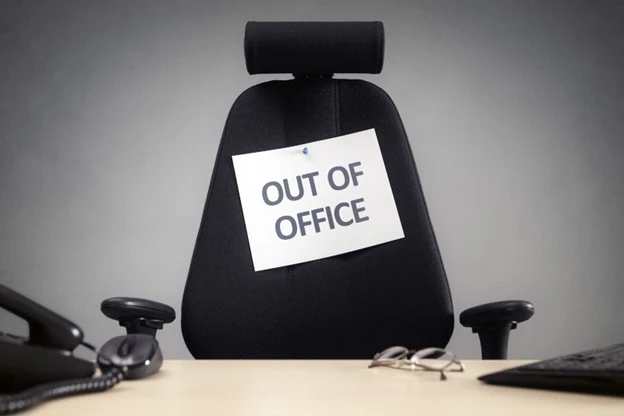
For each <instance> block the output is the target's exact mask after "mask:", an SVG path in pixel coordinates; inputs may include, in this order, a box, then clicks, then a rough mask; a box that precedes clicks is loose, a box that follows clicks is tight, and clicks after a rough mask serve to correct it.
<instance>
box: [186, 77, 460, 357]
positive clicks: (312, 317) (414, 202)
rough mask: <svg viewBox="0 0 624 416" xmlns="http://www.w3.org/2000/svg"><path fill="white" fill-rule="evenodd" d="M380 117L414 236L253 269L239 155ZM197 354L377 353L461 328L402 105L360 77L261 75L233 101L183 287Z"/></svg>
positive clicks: (189, 339) (441, 339)
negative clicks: (281, 77) (237, 163)
mask: <svg viewBox="0 0 624 416" xmlns="http://www.w3.org/2000/svg"><path fill="white" fill-rule="evenodd" d="M369 128H374V129H375V131H376V134H377V137H378V139H379V145H380V148H381V151H382V155H383V159H384V162H385V165H386V168H387V171H388V177H389V180H390V184H391V187H392V190H393V193H394V197H395V200H396V204H397V209H398V212H399V216H400V220H401V223H402V225H403V230H404V233H405V238H403V239H400V240H396V241H392V242H389V243H385V244H380V245H377V246H374V247H369V248H365V249H362V250H357V251H354V252H350V253H346V254H342V255H338V256H334V257H330V258H325V259H320V260H315V261H310V262H306V263H302V264H296V265H292V266H287V267H280V268H276V269H271V270H265V271H260V272H255V271H254V268H253V264H252V260H251V253H250V249H249V244H248V240H247V234H246V229H245V223H244V218H243V213H242V208H241V204H240V200H239V196H238V189H237V184H236V177H235V174H234V168H233V164H232V156H233V155H237V154H243V153H249V152H257V151H263V150H269V149H277V148H281V147H285V146H292V145H298V144H303V143H307V142H310V141H315V140H321V139H326V138H330V137H335V136H338V135H344V134H349V133H354V132H357V131H361V130H366V129H369ZM181 319H182V331H183V336H184V340H185V342H186V345H187V347H188V349H189V351H190V352H191V354H192V355H193V356H194V357H195V358H215V359H216V358H219V359H225V358H249V359H253V358H275V359H277V358H293V359H294V358H299V359H312V358H328V359H334V358H335V359H338V358H342V359H349V358H353V359H355V358H371V357H372V356H373V354H374V353H376V352H378V351H381V350H382V349H384V348H386V347H389V346H391V345H397V344H398V345H405V346H408V347H410V348H422V347H431V346H437V347H445V346H446V344H447V343H448V341H449V339H450V336H451V334H452V332H453V327H454V316H453V306H452V301H451V295H450V290H449V287H448V282H447V278H446V274H445V271H444V266H443V263H442V259H441V256H440V252H439V250H438V245H437V242H436V238H435V234H434V230H433V227H432V224H431V221H430V218H429V215H428V212H427V207H426V203H425V199H424V196H423V192H422V188H421V184H420V180H419V177H418V172H417V168H416V165H415V162H414V157H413V154H412V151H411V149H410V145H409V141H408V138H407V135H406V133H405V130H404V128H403V124H402V122H401V118H400V116H399V113H398V111H397V109H396V107H395V105H394V103H393V102H392V100H391V99H390V97H389V96H388V95H387V94H386V93H385V92H384V91H383V90H382V89H381V88H379V87H378V86H376V85H374V84H371V83H369V82H366V81H362V80H353V79H334V78H330V79H292V80H275V81H269V82H265V83H261V84H258V85H255V86H253V87H251V88H250V89H248V90H246V91H245V92H243V93H242V94H241V95H240V96H239V97H238V99H237V100H236V101H235V103H234V104H233V106H232V108H231V110H230V113H229V115H228V118H227V121H226V124H225V129H224V131H223V135H222V138H221V143H220V146H219V149H218V154H217V157H216V161H215V165H214V170H213V173H212V177H211V181H210V186H209V190H208V195H207V199H206V203H205V206H204V211H203V216H202V219H201V225H200V229H199V232H198V235H197V240H196V245H195V250H194V253H193V257H192V261H191V267H190V270H189V275H188V278H187V282H186V287H185V290H184V295H183V301H182V310H181Z"/></svg>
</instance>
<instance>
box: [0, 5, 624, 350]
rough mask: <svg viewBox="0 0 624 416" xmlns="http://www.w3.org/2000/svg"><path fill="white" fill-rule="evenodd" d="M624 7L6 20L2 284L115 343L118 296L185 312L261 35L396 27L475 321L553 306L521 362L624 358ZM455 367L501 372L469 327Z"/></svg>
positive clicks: (162, 8) (0, 100) (414, 136)
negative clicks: (248, 53)
mask: <svg viewBox="0 0 624 416" xmlns="http://www.w3.org/2000/svg"><path fill="white" fill-rule="evenodd" d="M622 4H623V3H622V2H617V1H615V0H614V1H589V0H588V1H585V2H577V1H498V0H491V1H470V2H463V1H434V0H431V1H422V0H421V1H413V0H400V1H399V0H397V1H381V0H378V1H372V0H368V1H361V2H355V1H331V2H328V1H312V0H306V1H291V0H265V1H251V0H247V1H220V2H216V1H195V2H193V1H178V2H172V1H166V0H159V1H106V2H95V1H74V2H69V1H54V2H46V1H38V2H22V1H14V0H11V1H6V0H5V1H2V2H1V3H0V59H1V62H0V281H1V282H2V283H5V284H8V285H10V286H12V287H13V288H15V289H16V290H19V291H22V292H24V293H26V294H28V295H29V296H31V297H33V298H35V299H36V300H38V301H40V302H42V303H44V304H46V305H47V306H49V307H50V308H53V309H55V310H57V311H58V312H60V313H61V314H63V315H66V316H68V317H70V318H72V319H73V320H75V321H76V322H78V323H79V324H80V325H81V326H82V327H83V328H84V329H85V331H86V333H87V337H88V340H89V341H91V342H92V343H95V344H98V345H101V343H103V342H104V341H106V340H107V339H109V338H110V337H112V336H114V335H117V334H119V333H121V328H119V327H118V326H117V325H116V323H115V322H113V321H111V320H109V319H107V318H105V317H104V316H103V315H102V314H101V313H100V311H99V304H100V302H101V300H102V299H104V298H106V297H109V296H117V295H130V296H142V297H148V298H153V299H157V300H160V301H163V302H167V303H170V304H172V305H173V306H175V307H176V309H178V310H179V307H180V302H181V296H182V291H183V287H184V283H185V280H186V274H187V272H188V266H189V262H190V257H191V254H192V251H193V246H194V242H195V236H196V233H197V229H198V226H199V221H200V216H201V212H202V208H203V203H204V198H205V195H206V191H207V188H208V184H209V180H210V175H211V173H212V167H213V162H214V159H215V156H216V150H217V145H218V142H219V138H220V135H221V131H222V128H223V124H224V121H225V119H226V116H227V113H228V110H229V108H230V106H231V104H232V102H233V101H234V99H235V98H236V97H237V96H238V94H240V93H241V92H242V91H243V90H244V89H246V88H247V87H249V86H251V85H253V84H255V83H258V82H261V81H264V80H266V79H269V78H273V77H269V76H254V77H252V76H249V75H248V74H247V73H246V72H245V63H244V60H243V47H242V44H243V43H242V42H243V29H244V24H245V22H246V21H247V20H343V19H344V20H369V19H378V20H382V21H384V23H385V27H386V35H387V43H386V60H385V67H384V71H383V73H382V74H381V75H379V76H363V77H361V78H364V79H367V80H371V81H373V82H375V83H377V84H378V85H380V86H381V87H382V88H384V89H385V90H386V91H387V92H388V93H389V94H390V95H391V96H392V97H393V99H394V101H395V102H396V104H397V106H398V108H399V110H400V112H401V114H402V117H403V121H404V123H405V127H406V129H407V132H408V135H409V137H410V140H411V144H412V146H413V149H414V153H415V158H416V161H417V164H418V166H419V169H420V173H421V176H422V181H423V186H424V189H425V192H426V197H427V200H428V204H429V207H430V209H431V214H432V218H433V222H434V226H435V228H436V231H437V235H438V238H439V242H440V245H441V249H442V251H443V258H444V261H445V264H446V268H447V271H448V275H449V280H450V284H451V288H452V291H453V300H454V305H455V308H456V311H457V313H459V311H461V310H463V309H464V308H466V307H469V306H472V305H475V304H478V303H481V302H487V301H493V300H498V299H505V298H526V299H529V300H531V301H533V302H534V303H535V306H536V315H535V317H534V318H533V319H532V320H531V321H529V322H528V323H526V324H524V325H521V326H520V327H519V328H518V330H517V331H515V332H514V333H513V337H512V343H511V346H510V356H511V357H513V358H527V357H528V358H539V357H546V356H550V355H554V354H559V353H566V352H572V351H575V350H580V349H584V348H589V347H593V346H596V345H602V344H608V343H612V342H617V341H623V340H624V323H623V321H622V319H621V316H620V315H621V313H618V312H621V309H619V308H618V301H620V300H621V299H622V294H623V293H624V283H623V282H624V280H623V279H624V277H623V269H624V221H622V219H621V218H620V217H621V214H622V213H623V212H624V192H623V190H622V182H623V181H624V165H623V164H622V162H621V161H622V157H623V156H624V140H623V137H624V121H623V119H624V117H623V116H624V113H623V108H624V68H623V64H624V25H622V21H623V18H624V8H623V7H622ZM280 78H284V77H280ZM179 324H180V322H179V320H176V322H175V323H174V324H172V325H171V326H169V327H167V329H166V330H165V331H164V332H162V334H161V335H160V340H161V343H162V344H163V348H164V351H165V353H166V355H167V356H168V357H169V358H187V357H190V355H189V354H188V352H187V350H186V347H185V345H184V342H183V340H182V336H181V332H180V325H179ZM0 328H3V329H10V330H13V331H17V332H25V331H26V326H25V325H24V323H23V322H22V321H19V320H17V319H15V318H13V317H11V316H10V315H9V314H8V313H6V312H5V311H0ZM449 348H451V349H452V350H455V351H456V352H457V353H458V354H460V355H461V356H463V357H467V358H475V357H478V356H479V347H478V340H477V337H475V336H474V335H472V334H471V333H470V331H469V330H467V329H465V328H463V327H461V326H460V325H459V323H458V324H457V327H456V330H455V333H454V335H453V338H452V341H451V343H450V345H449Z"/></svg>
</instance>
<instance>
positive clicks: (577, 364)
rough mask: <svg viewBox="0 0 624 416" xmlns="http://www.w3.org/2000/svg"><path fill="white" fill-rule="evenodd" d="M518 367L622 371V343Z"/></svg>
mask: <svg viewBox="0 0 624 416" xmlns="http://www.w3.org/2000/svg"><path fill="white" fill-rule="evenodd" d="M519 369H521V370H524V371H533V370H538V371H539V370H544V371H573V372H577V371H624V344H616V345H611V346H609V347H606V348H597V349H593V350H587V351H583V352H580V353H576V354H570V355H565V356H562V357H556V358H552V359H548V360H544V361H538V362H536V363H533V364H529V365H526V366H523V367H520V368H519Z"/></svg>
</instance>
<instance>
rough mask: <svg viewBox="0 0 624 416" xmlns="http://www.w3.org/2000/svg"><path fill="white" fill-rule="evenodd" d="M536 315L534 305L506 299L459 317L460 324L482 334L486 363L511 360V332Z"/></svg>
mask: <svg viewBox="0 0 624 416" xmlns="http://www.w3.org/2000/svg"><path fill="white" fill-rule="evenodd" d="M534 313H535V310H534V308H533V304H532V303H531V302H527V301H525V300H505V301H500V302H492V303H485V304H483V305H479V306H475V307H472V308H469V309H466V310H465V311H463V312H462V313H461V314H460V315H459V322H460V323H461V324H462V325H463V326H465V327H468V328H472V332H473V333H476V334H479V339H480V341H481V356H482V358H483V359H484V360H504V359H506V358H507V346H508V344H509V332H510V331H511V330H512V329H516V326H517V324H519V323H520V322H524V321H526V320H528V319H529V318H531V317H532V316H533V314H534Z"/></svg>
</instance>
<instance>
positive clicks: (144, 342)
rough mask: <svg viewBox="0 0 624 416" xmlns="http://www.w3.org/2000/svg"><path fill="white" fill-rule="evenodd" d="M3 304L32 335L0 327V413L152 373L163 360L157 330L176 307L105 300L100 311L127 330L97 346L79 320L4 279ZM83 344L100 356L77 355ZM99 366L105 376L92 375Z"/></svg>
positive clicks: (170, 318) (0, 296)
mask: <svg viewBox="0 0 624 416" xmlns="http://www.w3.org/2000/svg"><path fill="white" fill-rule="evenodd" d="M0 307H1V308H4V309H6V310H7V311H8V312H10V313H13V314H15V315H17V316H19V317H20V318H22V319H24V320H26V322H27V323H28V328H29V336H28V337H20V336H16V335H11V334H5V333H3V332H1V331H0V415H3V414H9V413H15V412H18V411H21V410H25V409H27V408H29V407H32V406H34V405H35V404H37V403H40V402H41V401H43V400H46V399H51V398H55V397H62V396H67V395H73V394H81V393H89V392H95V391H103V390H107V389H109V388H111V387H113V386H114V385H115V384H117V383H119V382H120V381H121V380H122V379H135V378H143V377H147V376H149V375H151V374H154V373H155V372H157V371H158V370H159V369H160V366H161V364H162V353H161V351H160V348H159V345H158V342H157V341H156V338H155V335H156V329H160V328H162V324H163V323H169V322H171V321H173V320H174V319H175V311H174V310H173V308H171V307H170V306H168V305H164V304H161V303H158V302H154V301H150V300H145V299H138V298H111V299H107V300H105V301H104V302H102V306H101V309H102V311H103V312H104V313H105V315H107V316H109V317H113V316H114V319H117V320H119V322H120V325H122V326H125V327H126V329H127V335H122V336H118V337H115V338H113V339H111V340H109V341H108V342H107V343H105V344H104V345H103V346H102V348H101V349H100V350H99V351H96V349H95V348H94V347H92V346H91V345H90V344H88V343H86V342H84V340H83V338H84V333H83V331H82V330H81V329H80V328H79V327H78V326H77V325H76V324H74V323H73V322H71V321H69V320H67V319H66V318H64V317H62V316H60V315H59V314H57V313H55V312H53V311H51V310H49V309H47V308H46V307H44V306H42V305H40V304H38V303H36V302H34V301H33V300H31V299H29V298H27V297H25V296H23V295H21V294H20V293H18V292H16V291H14V290H12V289H10V288H8V287H7V286H5V285H2V284H0ZM148 326H149V327H148ZM80 345H83V346H85V347H87V348H89V349H92V350H93V351H95V352H97V359H96V360H86V359H82V358H79V357H76V356H75V355H74V353H75V350H76V349H77V348H78V347H79V346H80ZM98 368H99V370H100V373H101V375H99V376H97V377H94V375H95V374H96V372H97V370H98Z"/></svg>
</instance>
